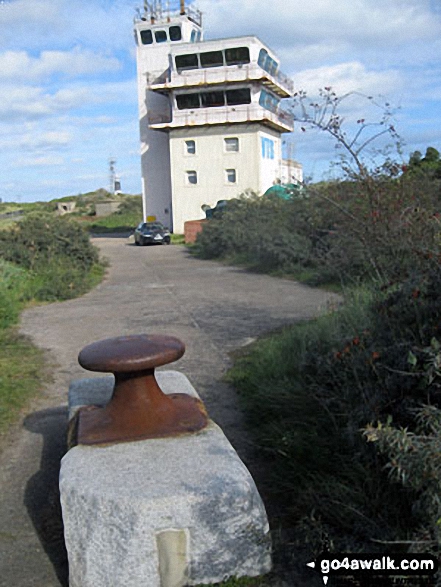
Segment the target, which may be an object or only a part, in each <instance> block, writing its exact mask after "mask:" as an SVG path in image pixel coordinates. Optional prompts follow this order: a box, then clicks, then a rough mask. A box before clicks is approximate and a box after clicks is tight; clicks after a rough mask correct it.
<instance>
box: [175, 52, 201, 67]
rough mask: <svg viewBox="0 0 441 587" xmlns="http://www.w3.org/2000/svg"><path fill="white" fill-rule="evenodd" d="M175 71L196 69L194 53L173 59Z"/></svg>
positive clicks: (196, 57)
mask: <svg viewBox="0 0 441 587" xmlns="http://www.w3.org/2000/svg"><path fill="white" fill-rule="evenodd" d="M175 63H176V69H178V70H179V69H197V68H198V56H197V54H196V53H188V54H186V55H176V58H175Z"/></svg>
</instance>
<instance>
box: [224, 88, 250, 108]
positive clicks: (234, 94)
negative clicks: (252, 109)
mask: <svg viewBox="0 0 441 587" xmlns="http://www.w3.org/2000/svg"><path fill="white" fill-rule="evenodd" d="M225 94H226V96H227V104H228V106H235V105H236V104H251V92H250V89H249V88H241V89H240V90H227V91H226V92H225Z"/></svg>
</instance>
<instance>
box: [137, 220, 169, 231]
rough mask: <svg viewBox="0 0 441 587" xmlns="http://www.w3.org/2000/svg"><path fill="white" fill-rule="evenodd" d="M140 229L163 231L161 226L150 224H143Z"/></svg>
mask: <svg viewBox="0 0 441 587" xmlns="http://www.w3.org/2000/svg"><path fill="white" fill-rule="evenodd" d="M141 228H142V229H143V230H164V227H163V226H162V224H157V223H151V222H149V223H146V224H143V225H142V226H141Z"/></svg>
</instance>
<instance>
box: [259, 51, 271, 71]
mask: <svg viewBox="0 0 441 587" xmlns="http://www.w3.org/2000/svg"><path fill="white" fill-rule="evenodd" d="M267 57H268V51H266V49H261V50H260V51H259V58H258V60H257V65H259V66H260V67H261V68H262V69H265V65H266V60H267Z"/></svg>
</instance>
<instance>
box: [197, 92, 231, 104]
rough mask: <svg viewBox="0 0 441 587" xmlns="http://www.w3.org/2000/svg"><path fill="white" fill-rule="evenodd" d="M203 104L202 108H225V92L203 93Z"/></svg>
mask: <svg viewBox="0 0 441 587" xmlns="http://www.w3.org/2000/svg"><path fill="white" fill-rule="evenodd" d="M201 102H202V108H213V107H215V106H225V96H224V93H223V92H202V93H201Z"/></svg>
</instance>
